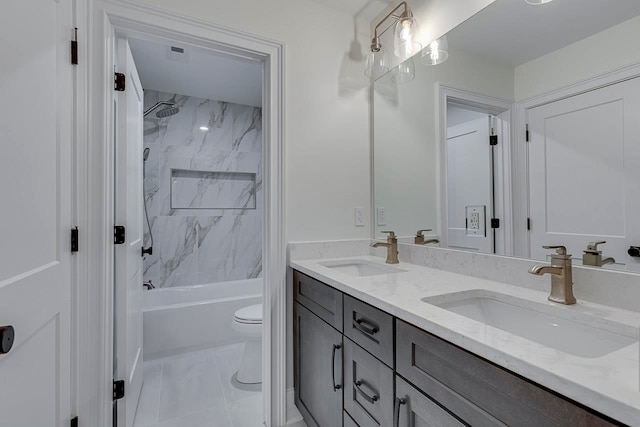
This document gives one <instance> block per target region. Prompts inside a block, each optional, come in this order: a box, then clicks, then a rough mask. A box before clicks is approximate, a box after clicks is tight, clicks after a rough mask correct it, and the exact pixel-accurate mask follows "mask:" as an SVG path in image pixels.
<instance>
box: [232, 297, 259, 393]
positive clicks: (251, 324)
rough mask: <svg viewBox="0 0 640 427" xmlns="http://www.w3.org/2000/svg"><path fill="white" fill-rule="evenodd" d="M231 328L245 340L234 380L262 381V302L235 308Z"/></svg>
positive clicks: (249, 382)
mask: <svg viewBox="0 0 640 427" xmlns="http://www.w3.org/2000/svg"><path fill="white" fill-rule="evenodd" d="M233 328H234V329H235V330H236V331H237V332H238V333H239V334H242V336H244V337H245V340H246V344H245V346H244V353H243V354H242V362H241V363H240V369H238V372H237V373H236V375H235V377H236V380H237V381H238V382H239V383H241V384H260V383H262V304H255V305H250V306H248V307H244V308H241V309H239V310H237V311H236V312H235V314H234V316H233Z"/></svg>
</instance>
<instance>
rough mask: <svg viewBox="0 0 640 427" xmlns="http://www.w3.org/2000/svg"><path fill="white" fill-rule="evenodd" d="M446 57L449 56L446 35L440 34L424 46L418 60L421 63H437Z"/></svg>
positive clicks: (440, 62)
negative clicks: (440, 35)
mask: <svg viewBox="0 0 640 427" xmlns="http://www.w3.org/2000/svg"><path fill="white" fill-rule="evenodd" d="M447 58H449V42H448V41H447V37H446V36H442V37H440V38H439V39H437V40H434V41H432V42H431V43H429V45H428V46H427V47H425V48H424V50H423V51H422V58H421V59H420V60H421V61H422V63H423V64H427V65H438V64H442V63H443V62H444V61H446V60H447Z"/></svg>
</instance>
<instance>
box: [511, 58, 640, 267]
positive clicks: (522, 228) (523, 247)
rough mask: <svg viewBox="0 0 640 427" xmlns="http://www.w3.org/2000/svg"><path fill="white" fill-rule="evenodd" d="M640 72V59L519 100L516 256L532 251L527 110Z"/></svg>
mask: <svg viewBox="0 0 640 427" xmlns="http://www.w3.org/2000/svg"><path fill="white" fill-rule="evenodd" d="M639 76H640V63H635V64H631V65H628V66H625V67H622V68H619V69H617V70H613V71H608V72H606V73H602V74H598V75H596V76H593V77H590V78H588V79H585V80H581V81H578V82H576V83H573V84H570V85H567V86H564V87H561V88H557V89H553V90H550V91H548V92H544V93H542V94H540V95H536V96H534V97H531V98H527V99H525V100H523V101H519V102H517V103H516V106H515V126H514V136H513V141H514V144H513V146H514V149H513V188H514V189H524V190H523V191H515V192H514V193H513V251H514V252H513V255H514V256H517V257H521V258H530V255H531V254H530V250H531V247H530V242H529V231H528V229H527V218H528V216H529V149H528V146H527V144H526V140H525V132H526V125H527V111H528V110H529V109H531V108H534V107H539V106H541V105H544V104H548V103H551V102H555V101H559V100H561V99H564V98H568V97H571V96H575V95H579V94H581V93H585V92H589V91H592V90H596V89H600V88H602V87H604V86H609V85H612V84H616V83H620V82H622V81H625V80H629V79H633V78H636V77H639ZM534 226H535V225H534Z"/></svg>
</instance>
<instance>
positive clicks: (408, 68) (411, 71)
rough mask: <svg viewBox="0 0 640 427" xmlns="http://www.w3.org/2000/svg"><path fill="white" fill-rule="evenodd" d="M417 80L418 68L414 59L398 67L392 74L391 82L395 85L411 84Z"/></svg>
mask: <svg viewBox="0 0 640 427" xmlns="http://www.w3.org/2000/svg"><path fill="white" fill-rule="evenodd" d="M415 78H416V66H415V64H414V62H413V58H409V59H407V60H406V61H404V62H403V63H402V64H400V65H398V66H397V67H396V68H394V69H393V71H392V72H391V81H392V82H394V83H399V84H403V83H409V82H410V81H411V80H413V79H415Z"/></svg>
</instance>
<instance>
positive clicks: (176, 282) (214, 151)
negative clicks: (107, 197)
mask: <svg viewBox="0 0 640 427" xmlns="http://www.w3.org/2000/svg"><path fill="white" fill-rule="evenodd" d="M158 101H171V102H175V103H176V104H177V105H178V106H179V107H180V112H179V113H178V114H176V115H173V116H170V117H166V118H161V119H159V118H157V117H156V115H155V112H153V113H151V114H150V115H149V116H147V117H146V118H145V119H144V146H145V148H149V149H150V153H149V157H148V159H147V161H146V163H145V178H144V191H145V197H146V199H147V208H148V213H149V221H150V222H151V227H152V230H153V238H154V244H153V255H150V256H149V255H147V256H146V257H145V260H144V279H145V280H151V281H152V282H153V284H154V285H155V286H157V287H167V286H185V285H194V284H199V283H211V282H218V281H223V280H224V281H226V280H239V279H249V278H255V277H260V276H261V275H262V206H263V203H262V201H263V192H262V111H261V108H259V107H253V106H247V105H239V104H231V103H227V102H220V101H214V100H210V99H202V98H195V97H189V96H184V95H176V94H169V93H163V92H158V91H153V90H147V91H145V93H144V105H145V109H147V108H149V107H151V106H153V105H154V104H155V103H156V102H158ZM161 108H162V107H159V109H161ZM201 127H206V128H208V130H203V129H201ZM172 170H173V177H174V180H175V182H174V185H173V187H174V189H173V190H174V192H175V191H180V194H174V195H173V207H172V194H171V191H172V188H171V187H172ZM193 171H195V172H193ZM212 172H223V173H221V174H212ZM229 172H239V173H241V174H237V175H234V174H229ZM199 173H200V175H201V177H202V179H200V178H199V177H198V175H199ZM184 177H186V178H187V181H185V182H186V183H185V182H180V181H179V179H181V178H184ZM234 177H239V178H238V179H235V178H234ZM247 177H249V178H250V179H248V178H247ZM218 178H221V179H218ZM229 178H232V179H229ZM176 179H177V180H176ZM176 201H179V203H177V202H176ZM176 206H178V207H179V208H176ZM202 206H206V208H202ZM229 206H233V207H238V206H242V207H243V208H234V209H228V207H229ZM183 207H187V208H183ZM145 230H146V226H145ZM149 244H150V241H149V233H148V231H147V232H146V233H145V247H146V246H149Z"/></svg>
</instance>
